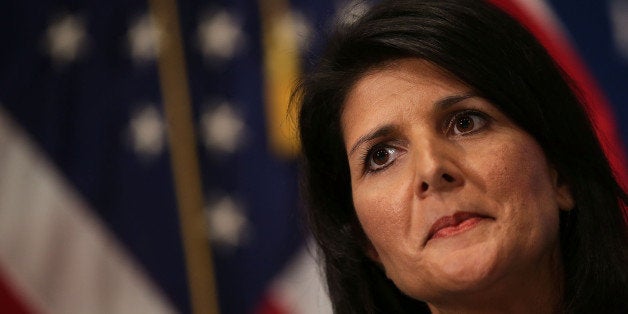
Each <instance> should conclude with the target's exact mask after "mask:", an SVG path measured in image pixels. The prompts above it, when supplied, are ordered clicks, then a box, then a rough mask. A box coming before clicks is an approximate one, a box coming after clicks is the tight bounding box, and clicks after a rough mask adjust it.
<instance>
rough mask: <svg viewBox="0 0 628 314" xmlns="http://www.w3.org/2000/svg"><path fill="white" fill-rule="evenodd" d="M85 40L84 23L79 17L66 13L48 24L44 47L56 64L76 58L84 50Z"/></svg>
mask: <svg viewBox="0 0 628 314" xmlns="http://www.w3.org/2000/svg"><path fill="white" fill-rule="evenodd" d="M86 42H87V35H86V32H85V23H84V22H83V19H82V18H81V17H77V16H74V15H71V14H66V15H64V16H62V17H61V18H58V19H56V20H54V21H53V22H52V23H51V24H50V25H49V26H48V30H47V33H46V48H47V50H48V53H49V54H50V57H51V58H52V60H53V61H54V62H55V63H56V64H59V65H64V64H67V63H69V62H72V61H74V60H76V59H77V58H78V57H80V55H81V53H83V52H84V50H85V48H86Z"/></svg>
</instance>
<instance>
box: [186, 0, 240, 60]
mask: <svg viewBox="0 0 628 314" xmlns="http://www.w3.org/2000/svg"><path fill="white" fill-rule="evenodd" d="M196 35H197V40H198V44H199V45H200V49H201V52H202V53H203V55H204V56H205V58H206V59H207V60H209V61H211V62H215V61H225V60H228V59H231V58H232V57H233V56H234V55H235V54H236V53H237V52H238V50H240V49H242V48H243V47H244V45H245V36H244V33H243V32H242V27H241V25H240V21H239V20H238V19H237V18H235V17H234V16H232V15H231V14H229V13H228V12H227V11H224V10H223V11H218V12H215V13H213V14H208V15H206V16H205V17H204V18H202V22H201V24H200V25H199V26H198V30H197V34H196Z"/></svg>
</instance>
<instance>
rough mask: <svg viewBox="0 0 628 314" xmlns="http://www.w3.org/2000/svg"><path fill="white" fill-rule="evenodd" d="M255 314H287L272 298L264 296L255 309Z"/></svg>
mask: <svg viewBox="0 0 628 314" xmlns="http://www.w3.org/2000/svg"><path fill="white" fill-rule="evenodd" d="M255 314H288V312H287V311H286V310H285V309H284V308H283V307H282V306H281V305H280V304H279V303H278V302H276V301H275V299H274V298H273V297H270V296H266V297H264V298H263V299H262V302H260V304H258V305H257V307H256V308H255Z"/></svg>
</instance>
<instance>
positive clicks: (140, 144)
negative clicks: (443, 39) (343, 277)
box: [0, 0, 628, 313]
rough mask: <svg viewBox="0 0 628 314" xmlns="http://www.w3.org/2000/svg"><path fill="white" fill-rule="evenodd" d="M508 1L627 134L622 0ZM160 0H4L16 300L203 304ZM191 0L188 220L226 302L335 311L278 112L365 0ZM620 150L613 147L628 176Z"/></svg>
mask: <svg viewBox="0 0 628 314" xmlns="http://www.w3.org/2000/svg"><path fill="white" fill-rule="evenodd" d="M495 1H496V2H499V3H500V5H502V6H503V7H504V8H506V9H507V10H510V11H512V12H515V13H516V15H517V16H518V17H520V18H522V19H526V20H527V21H528V23H531V24H530V25H532V26H531V28H532V29H533V30H534V31H535V32H537V34H545V35H541V36H547V38H548V40H547V41H546V44H548V45H553V48H551V47H550V50H552V51H553V53H555V55H557V56H558V58H559V59H561V58H563V60H562V62H563V64H564V65H565V67H566V68H567V70H568V71H569V72H570V73H573V74H574V75H575V76H577V80H578V81H579V82H583V84H585V86H584V87H585V88H586V89H587V90H591V91H593V93H592V94H590V95H589V96H588V97H591V98H592V99H593V100H592V104H593V106H594V109H595V110H596V112H598V115H599V117H598V118H596V119H598V120H597V121H600V122H599V123H600V125H601V126H600V129H601V130H602V132H603V134H604V137H605V138H606V139H607V141H608V142H609V143H615V144H614V145H616V146H617V147H619V146H621V140H620V138H623V139H624V140H625V139H628V127H626V125H627V122H628V106H626V104H625V103H624V102H625V99H628V95H627V94H628V89H626V88H625V86H628V48H627V47H628V44H627V43H628V33H627V32H626V30H627V29H628V28H627V27H625V25H626V23H627V21H628V7H627V6H626V2H625V1H622V0H606V1H601V2H600V1H597V2H596V3H591V4H588V3H575V2H572V1H567V0H552V1H548V2H543V1H541V0H538V1H537V0H530V1H528V0H518V1H517V0H504V1H499V0H495ZM156 2H159V1H151V4H149V3H148V2H146V1H142V0H134V1H122V0H114V1H106V2H104V1H90V2H82V1H72V0H55V1H44V0H28V1H20V2H18V1H13V2H9V1H3V2H2V3H1V4H0V41H1V43H2V48H0V309H1V310H2V312H5V311H7V312H11V313H190V312H191V311H192V309H193V308H194V306H193V305H192V302H191V301H190V300H191V297H190V296H191V295H192V294H194V291H193V290H194V289H197V288H194V287H193V285H190V282H191V280H190V279H189V278H190V276H191V277H192V278H195V276H196V275H197V274H198V272H197V270H198V269H194V267H192V266H190V264H189V263H188V262H189V261H186V257H185V256H187V255H186V254H185V253H186V250H185V249H184V245H183V241H184V236H183V235H182V234H183V233H182V228H186V224H185V223H183V224H182V223H180V217H181V216H180V212H179V207H180V201H181V200H180V197H179V198H178V196H177V193H176V182H175V177H176V176H177V172H176V171H177V170H173V169H174V168H173V167H172V161H173V156H174V155H175V154H173V151H172V150H171V149H173V148H172V147H175V144H177V143H176V142H177V141H178V139H175V140H172V141H169V140H168V131H169V130H171V128H172V125H171V124H172V123H175V122H172V121H171V120H170V118H169V115H168V110H166V107H165V105H166V104H164V99H166V98H167V97H164V96H162V95H165V94H164V93H165V92H168V91H166V89H168V84H163V75H164V74H163V73H162V70H160V69H161V68H160V63H159V62H160V61H159V60H160V59H159V58H160V56H163V55H164V53H165V52H164V51H163V49H170V48H169V47H168V46H165V48H164V46H163V45H160V42H161V40H163V39H164V37H163V36H165V35H164V32H163V31H160V28H159V27H158V26H157V25H160V24H159V20H157V19H156V17H155V16H154V15H152V14H151V12H152V11H151V10H152V9H154V8H151V5H152V6H154V5H155V4H154V3H156ZM177 5H178V13H179V14H178V15H176V14H175V16H177V17H178V20H179V21H178V22H179V23H178V24H179V26H180V39H181V43H182V46H181V48H182V49H183V51H184V52H185V55H184V59H183V61H184V62H185V64H186V67H185V69H184V71H185V72H184V73H186V75H187V76H186V77H187V80H185V82H183V83H182V84H183V85H182V86H184V87H185V88H183V90H181V89H180V88H177V90H175V91H173V92H181V93H184V94H185V95H188V97H190V105H191V114H192V122H191V123H192V124H193V125H192V127H193V131H194V135H195V137H196V139H197V141H196V142H195V143H193V144H195V149H192V152H191V153H192V154H194V155H195V156H194V158H196V160H198V162H199V163H200V175H201V178H200V179H201V182H200V184H201V185H200V187H199V188H200V189H201V191H202V193H203V196H204V207H203V209H202V212H201V213H202V216H199V217H197V218H198V219H200V220H203V223H201V224H200V225H206V226H207V231H202V230H201V231H200V232H199V230H197V229H194V228H192V229H194V230H193V232H192V233H193V234H194V235H195V236H196V237H201V238H203V239H209V240H210V247H211V249H212V256H213V259H212V261H211V263H210V262H209V261H208V263H207V265H206V266H207V269H206V270H212V272H213V277H214V279H215V281H216V287H217V293H218V305H219V307H220V310H221V312H222V313H329V312H330V308H329V304H328V301H327V299H326V296H325V294H324V288H323V285H322V284H321V282H320V280H319V272H318V268H317V267H316V265H315V262H314V261H313V259H312V251H311V250H308V249H307V246H306V242H307V241H306V239H305V237H304V235H303V234H304V232H303V227H301V226H300V210H301V206H302V205H301V204H300V203H299V193H298V184H297V179H298V178H297V164H296V161H295V157H294V155H293V152H294V151H293V147H294V146H293V145H295V142H294V134H292V135H290V131H291V130H293V128H294V125H292V124H291V123H292V122H293V121H292V119H293V118H291V117H290V116H289V114H288V113H286V114H285V115H282V111H284V110H286V108H287V104H285V99H286V95H287V94H286V92H287V91H289V90H290V86H289V84H291V83H292V82H291V81H292V80H293V79H294V77H295V76H297V75H298V74H299V73H300V72H302V71H304V70H306V69H307V68H308V67H309V66H310V65H311V59H312V57H313V55H315V54H316V52H317V51H319V48H320V44H321V39H322V36H321V34H323V33H324V32H326V31H328V30H329V28H330V27H331V25H332V21H333V20H337V19H340V18H343V19H345V22H350V21H351V19H353V18H355V17H356V16H358V15H359V14H360V13H361V12H363V11H364V10H365V9H366V8H367V4H366V3H364V2H348V1H340V0H339V1H334V0H327V1H307V0H291V1H289V0H281V1H278V0H272V1H266V0H259V1H254V0H236V1H228V0H223V1H198V0H193V1H178V2H177ZM175 13H176V12H175ZM299 57H300V58H301V59H299ZM162 62H163V59H162ZM162 65H163V64H162ZM277 67H279V68H277ZM285 84H288V86H284V85H285ZM173 142H174V143H173ZM624 153H625V150H622V149H619V150H618V153H616V155H617V156H618V157H614V158H615V159H613V160H614V163H615V165H616V167H618V169H623V170H621V171H623V172H624V174H623V175H624V176H625V161H621V160H622V158H625V157H622V156H623V155H624ZM624 160H625V159H624ZM182 175H184V176H185V175H189V174H185V173H183V174H182ZM183 188H194V187H192V186H189V187H186V186H184V187H183ZM199 212H200V209H199ZM182 226H183V227H182ZM188 227H189V226H188ZM194 232H196V233H194ZM204 237H207V238H204ZM208 249H209V248H208ZM212 264H213V266H212ZM199 276H200V275H199ZM197 279H198V278H197ZM190 287H192V288H190ZM205 292H206V291H205ZM197 293H198V292H197ZM201 293H204V291H201ZM207 293H208V292H207ZM208 298H209V296H208Z"/></svg>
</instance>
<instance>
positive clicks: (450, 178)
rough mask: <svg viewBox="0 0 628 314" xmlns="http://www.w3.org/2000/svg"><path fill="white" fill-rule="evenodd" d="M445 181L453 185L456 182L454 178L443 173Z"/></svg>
mask: <svg viewBox="0 0 628 314" xmlns="http://www.w3.org/2000/svg"><path fill="white" fill-rule="evenodd" d="M443 179H445V181H447V182H449V183H451V182H454V177H452V176H450V175H449V174H446V173H443Z"/></svg>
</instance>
